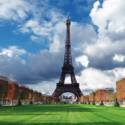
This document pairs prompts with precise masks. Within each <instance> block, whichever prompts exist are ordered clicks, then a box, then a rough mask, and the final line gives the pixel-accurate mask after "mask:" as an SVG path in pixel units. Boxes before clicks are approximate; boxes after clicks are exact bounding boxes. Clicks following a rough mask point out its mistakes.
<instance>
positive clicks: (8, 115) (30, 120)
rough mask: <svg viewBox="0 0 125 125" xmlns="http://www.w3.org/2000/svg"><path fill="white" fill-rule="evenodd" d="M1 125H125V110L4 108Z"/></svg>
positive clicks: (74, 106) (73, 106) (0, 112)
mask: <svg viewBox="0 0 125 125" xmlns="http://www.w3.org/2000/svg"><path fill="white" fill-rule="evenodd" d="M0 125H125V108H117V107H108V106H93V105H87V104H70V105H69V104H65V105H49V104H48V105H23V106H3V107H0Z"/></svg>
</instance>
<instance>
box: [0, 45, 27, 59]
mask: <svg viewBox="0 0 125 125" xmlns="http://www.w3.org/2000/svg"><path fill="white" fill-rule="evenodd" d="M26 53H27V52H26V50H24V49H19V48H18V47H17V46H10V47H9V48H8V49H5V48H3V49H2V52H1V53H0V55H7V56H9V57H13V56H18V55H23V54H26Z"/></svg>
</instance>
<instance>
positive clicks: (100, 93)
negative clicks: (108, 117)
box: [95, 89, 106, 102]
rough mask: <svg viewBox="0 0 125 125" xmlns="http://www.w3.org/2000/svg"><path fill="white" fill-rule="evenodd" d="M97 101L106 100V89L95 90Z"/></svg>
mask: <svg viewBox="0 0 125 125" xmlns="http://www.w3.org/2000/svg"><path fill="white" fill-rule="evenodd" d="M95 101H96V102H100V101H106V90H103V89H100V90H97V91H96V92H95Z"/></svg>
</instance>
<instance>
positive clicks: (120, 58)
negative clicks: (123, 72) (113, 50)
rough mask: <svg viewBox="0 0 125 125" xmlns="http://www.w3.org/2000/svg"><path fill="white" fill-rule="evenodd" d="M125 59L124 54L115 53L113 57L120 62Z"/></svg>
mask: <svg viewBox="0 0 125 125" xmlns="http://www.w3.org/2000/svg"><path fill="white" fill-rule="evenodd" d="M124 59H125V56H123V55H115V56H114V57H113V60H115V61H118V62H123V61H124Z"/></svg>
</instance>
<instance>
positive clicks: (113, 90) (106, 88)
mask: <svg viewBox="0 0 125 125" xmlns="http://www.w3.org/2000/svg"><path fill="white" fill-rule="evenodd" d="M106 90H113V91H114V88H106Z"/></svg>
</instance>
